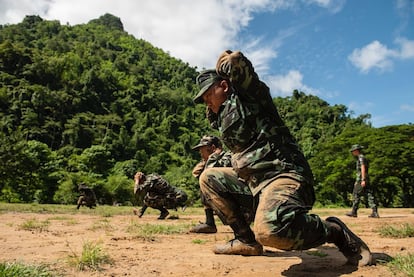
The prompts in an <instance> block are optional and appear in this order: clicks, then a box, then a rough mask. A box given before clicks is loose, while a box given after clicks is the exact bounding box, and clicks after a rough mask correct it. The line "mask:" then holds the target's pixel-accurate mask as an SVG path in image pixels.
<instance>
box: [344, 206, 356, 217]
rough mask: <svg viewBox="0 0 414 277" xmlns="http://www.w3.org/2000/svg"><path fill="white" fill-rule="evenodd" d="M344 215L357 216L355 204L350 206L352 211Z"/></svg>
mask: <svg viewBox="0 0 414 277" xmlns="http://www.w3.org/2000/svg"><path fill="white" fill-rule="evenodd" d="M345 215H347V216H350V217H358V214H357V208H356V207H355V206H352V211H350V212H348V213H346V214H345Z"/></svg>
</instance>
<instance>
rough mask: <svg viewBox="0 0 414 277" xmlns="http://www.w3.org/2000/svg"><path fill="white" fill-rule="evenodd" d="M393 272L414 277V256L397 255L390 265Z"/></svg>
mask: <svg viewBox="0 0 414 277" xmlns="http://www.w3.org/2000/svg"><path fill="white" fill-rule="evenodd" d="M387 265H388V267H389V269H390V270H391V272H393V273H394V274H395V272H401V273H403V274H404V276H408V277H414V254H408V255H406V256H403V255H397V256H395V257H394V259H393V260H392V261H390V262H389V263H388V264H387Z"/></svg>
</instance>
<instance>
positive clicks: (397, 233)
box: [379, 223, 414, 238]
mask: <svg viewBox="0 0 414 277" xmlns="http://www.w3.org/2000/svg"><path fill="white" fill-rule="evenodd" d="M379 233H380V234H381V235H382V236H384V237H390V238H411V237H414V225H412V224H408V223H405V224H402V225H401V226H400V227H396V226H391V225H385V226H383V227H381V228H380V230H379Z"/></svg>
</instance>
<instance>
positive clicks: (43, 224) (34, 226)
mask: <svg viewBox="0 0 414 277" xmlns="http://www.w3.org/2000/svg"><path fill="white" fill-rule="evenodd" d="M49 225H50V221H49V220H44V221H39V220H37V219H36V218H32V219H28V220H26V221H24V222H23V223H22V224H20V225H19V226H18V229H19V230H25V231H32V232H39V233H41V232H43V231H47V230H48V228H49Z"/></svg>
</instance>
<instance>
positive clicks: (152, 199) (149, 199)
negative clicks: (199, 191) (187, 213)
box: [143, 191, 188, 209]
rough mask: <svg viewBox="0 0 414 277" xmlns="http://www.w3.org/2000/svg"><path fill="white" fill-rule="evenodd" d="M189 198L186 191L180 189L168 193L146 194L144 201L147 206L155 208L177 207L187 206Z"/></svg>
mask: <svg viewBox="0 0 414 277" xmlns="http://www.w3.org/2000/svg"><path fill="white" fill-rule="evenodd" d="M187 198H188V197H187V194H186V193H185V192H184V191H179V192H176V193H169V194H166V195H153V194H146V195H145V197H144V201H143V202H144V204H145V205H146V206H148V207H151V208H153V209H162V208H166V209H175V208H177V207H182V206H185V202H186V201H187Z"/></svg>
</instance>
